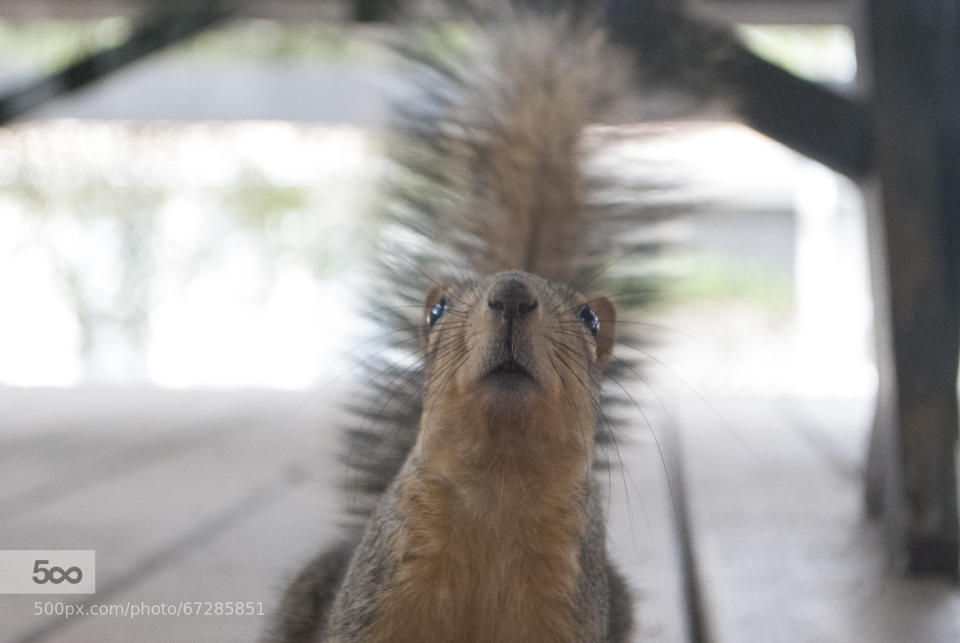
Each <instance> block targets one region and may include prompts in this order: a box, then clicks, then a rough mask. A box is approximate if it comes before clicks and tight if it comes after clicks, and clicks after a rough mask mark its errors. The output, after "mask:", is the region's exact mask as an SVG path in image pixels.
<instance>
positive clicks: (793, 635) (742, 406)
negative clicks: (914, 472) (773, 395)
mask: <svg viewBox="0 0 960 643" xmlns="http://www.w3.org/2000/svg"><path fill="white" fill-rule="evenodd" d="M715 405H716V406H717V409H718V411H719V412H720V413H721V415H723V416H724V417H725V418H726V419H727V421H728V424H730V426H731V427H732V428H733V429H734V430H735V431H736V432H737V434H738V436H739V440H737V439H734V437H733V436H732V435H731V434H730V432H729V431H728V430H726V429H725V428H724V427H722V426H718V423H717V421H716V419H715V418H714V419H713V420H711V419H710V417H709V415H706V414H704V413H703V412H702V411H698V410H696V409H695V408H691V407H687V409H686V413H685V416H684V417H683V419H682V421H681V426H682V431H683V445H684V454H685V457H686V460H685V461H686V468H687V472H688V476H689V483H688V488H689V490H690V495H691V506H692V510H693V511H692V513H693V523H694V526H695V538H696V547H697V551H698V552H699V559H700V565H701V573H702V576H703V579H704V587H705V589H706V594H707V598H708V609H709V615H710V620H711V625H712V629H713V633H714V638H715V640H716V641H730V642H738V641H765V642H770V643H776V642H781V641H782V642H795V641H810V642H820V641H824V642H827V641H830V642H832V641H838V642H847V641H849V642H859V641H877V642H886V641H889V642H901V641H925V642H937V641H943V642H948V641H957V640H960V592H958V590H957V588H956V587H954V586H950V585H948V584H946V583H943V582H939V581H932V580H928V581H923V580H920V581H905V580H901V579H899V578H897V577H895V576H893V575H891V574H890V573H888V571H887V570H886V569H884V566H883V562H882V561H883V560H884V557H883V552H882V549H881V547H880V543H879V541H878V534H877V532H876V529H875V527H874V526H872V525H870V524H869V523H867V522H866V521H865V519H864V517H863V516H864V510H863V504H862V494H863V488H862V483H861V481H860V479H859V477H858V476H857V475H852V472H855V471H856V469H857V463H858V462H859V461H860V460H861V459H862V457H863V454H864V453H865V449H866V446H865V440H866V435H867V429H868V426H869V419H870V414H869V410H870V405H869V403H866V402H864V401H850V402H838V401H836V400H824V401H813V402H810V401H807V402H805V403H803V404H800V403H798V402H796V401H789V400H775V401H763V400H744V399H741V400H725V401H722V402H720V403H719V404H715Z"/></svg>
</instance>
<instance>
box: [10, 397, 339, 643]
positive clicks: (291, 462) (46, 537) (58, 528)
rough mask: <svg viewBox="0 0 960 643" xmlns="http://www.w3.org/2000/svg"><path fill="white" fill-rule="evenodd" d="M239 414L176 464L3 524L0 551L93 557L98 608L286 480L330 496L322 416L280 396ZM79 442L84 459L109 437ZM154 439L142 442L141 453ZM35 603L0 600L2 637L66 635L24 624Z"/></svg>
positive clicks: (265, 500)
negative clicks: (314, 484) (313, 482)
mask: <svg viewBox="0 0 960 643" xmlns="http://www.w3.org/2000/svg"><path fill="white" fill-rule="evenodd" d="M51 403H55V398H52V399H51ZM244 406H247V408H248V410H249V411H250V412H249V413H248V414H247V417H246V418H245V419H244V420H243V421H236V422H235V428H236V431H235V432H234V433H230V434H226V435H224V436H220V438H219V439H217V440H211V441H201V442H198V443H196V445H195V448H192V449H190V450H187V451H185V452H182V453H179V454H177V456H176V457H171V458H166V459H159V460H155V461H151V462H148V463H146V464H145V465H144V466H142V467H139V468H135V469H128V470H123V471H117V472H114V474H113V475H110V476H107V477H105V478H103V479H100V480H95V481H92V482H91V483H90V484H89V485H87V486H85V487H84V488H82V489H80V490H79V491H78V492H76V493H71V494H65V495H62V496H58V497H56V498H50V499H47V500H46V501H44V502H42V503H40V504H38V505H37V506H36V507H33V508H31V509H29V510H27V511H22V512H20V513H18V514H17V515H15V516H13V518H11V519H9V520H4V522H3V524H2V529H0V548H10V549H24V548H30V549H36V548H41V549H42V548H52V549H56V548H63V549H95V550H96V551H97V585H98V594H97V595H95V596H94V597H93V598H97V599H99V598H101V597H103V598H104V599H106V598H109V596H111V594H116V593H118V592H119V591H120V590H122V589H123V588H124V587H127V586H130V585H135V584H136V583H137V582H140V581H141V580H142V579H145V578H147V577H150V576H152V575H154V574H156V573H159V572H160V571H161V570H162V569H164V568H165V567H166V566H167V565H168V564H171V563H172V562H173V561H175V560H177V559H178V558H179V557H181V556H183V555H186V554H189V553H190V552H191V551H192V550H193V549H194V548H196V547H198V546H201V545H203V544H204V543H205V542H206V541H207V540H209V539H211V538H213V537H216V536H217V535H218V533H219V532H220V531H223V530H226V529H230V528H232V527H233V525H234V524H235V523H237V522H238V521H239V520H240V519H241V518H242V517H243V512H244V511H245V510H246V505H247V504H249V505H251V507H250V510H251V511H253V509H255V508H257V507H266V506H269V505H270V504H271V503H272V502H274V501H275V500H276V499H277V498H279V497H280V495H279V494H280V493H281V492H282V490H283V488H284V487H285V486H286V485H288V484H289V482H288V480H289V473H290V472H291V471H292V470H293V471H296V472H300V473H298V475H299V476H302V475H306V473H305V472H312V477H313V479H317V480H320V479H322V480H323V486H324V487H329V486H330V484H331V483H330V481H329V480H327V479H326V478H325V477H324V476H326V475H328V474H329V472H330V470H331V469H332V467H331V463H330V462H329V461H328V460H327V459H325V458H326V457H327V456H325V455H324V454H325V453H328V451H325V450H324V449H322V448H320V447H319V446H318V442H319V441H322V440H323V438H324V434H323V432H322V427H323V426H324V421H323V419H324V418H325V417H329V414H328V413H323V412H322V411H321V412H320V413H319V414H318V413H317V411H316V409H315V408H311V409H308V410H307V409H304V410H299V411H298V410H297V405H296V404H295V403H292V400H291V397H290V396H278V399H277V400H275V401H274V403H273V404H267V405H264V406H261V407H260V411H259V412H254V411H253V410H250V408H249V406H248V405H246V404H245V403H244V398H243V396H238V397H237V407H238V408H243V407H244ZM231 417H232V416H231ZM213 425H214V426H218V425H219V422H214V423H213ZM86 435H87V436H88V440H87V445H88V446H87V448H90V449H93V450H98V449H99V448H100V447H101V446H102V445H103V444H106V443H109V442H110V441H111V432H110V431H103V430H101V431H88V432H87V433H86ZM155 437H156V435H155V434H144V436H143V438H144V440H145V441H147V442H148V443H149V442H151V441H152V439H154V438H155ZM57 465H58V461H55V460H53V459H52V458H51V461H50V462H49V463H48V468H47V469H46V470H44V471H38V472H37V475H38V476H44V475H49V474H50V473H51V472H54V471H56V468H57ZM253 505H256V507H254V506H253ZM185 586H186V587H189V584H188V583H187V581H186V580H185ZM37 598H38V597H37V596H0V611H2V612H3V613H4V633H5V636H12V635H14V634H16V636H15V637H14V639H16V638H17V637H25V636H32V634H31V633H34V634H36V635H37V636H38V637H39V639H37V640H40V639H42V638H44V637H46V636H47V635H49V634H52V633H53V632H54V631H55V629H48V628H60V627H72V626H73V625H74V623H72V622H71V623H65V622H60V621H57V620H56V619H53V620H52V621H49V620H48V621H43V620H41V619H38V618H37V617H34V616H33V615H32V611H31V606H32V605H33V602H34V601H35V600H37ZM41 598H42V597H41Z"/></svg>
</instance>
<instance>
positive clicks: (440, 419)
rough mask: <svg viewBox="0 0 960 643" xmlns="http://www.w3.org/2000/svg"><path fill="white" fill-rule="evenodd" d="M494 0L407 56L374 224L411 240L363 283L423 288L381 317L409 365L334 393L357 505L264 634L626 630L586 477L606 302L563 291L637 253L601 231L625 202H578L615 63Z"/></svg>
mask: <svg viewBox="0 0 960 643" xmlns="http://www.w3.org/2000/svg"><path fill="white" fill-rule="evenodd" d="M497 6H498V9H497V11H496V12H494V13H495V15H494V17H493V18H491V17H490V16H489V15H488V16H484V17H477V18H476V22H477V25H478V26H479V28H478V29H477V30H476V32H473V34H472V38H471V39H470V40H469V44H468V46H459V45H457V43H454V47H453V49H454V51H453V52H451V51H450V50H446V51H444V52H443V54H442V55H440V56H434V55H432V54H428V53H424V52H423V51H422V50H415V49H412V48H411V49H410V50H409V51H407V53H408V54H409V58H410V60H412V61H414V62H415V63H416V64H418V65H419V66H421V67H422V73H423V74H424V81H423V82H424V99H423V100H422V101H421V102H420V103H418V104H417V105H414V106H411V105H402V106H400V107H399V110H398V125H397V128H396V130H395V132H396V134H395V137H396V141H395V143H394V145H393V150H394V153H393V161H394V165H393V168H394V169H393V172H394V180H393V187H392V188H391V190H390V193H389V195H388V201H389V202H390V203H391V207H392V210H391V214H390V217H391V218H390V219H389V222H390V224H389V225H388V229H389V228H390V226H393V229H394V230H395V231H396V230H402V231H404V232H405V233H407V237H409V236H411V235H412V236H414V237H415V240H414V241H410V240H409V239H407V240H406V241H405V242H404V243H405V244H406V245H405V246H404V251H403V253H402V257H400V258H396V257H393V258H389V257H388V258H386V259H385V262H386V263H387V266H386V268H387V270H386V273H387V274H392V275H394V278H393V280H392V281H390V282H389V283H388V284H387V288H386V291H390V292H384V293H383V298H384V300H385V301H390V299H389V297H390V296H391V295H393V296H394V297H401V298H403V297H409V298H410V299H414V298H418V300H419V301H420V302H422V303H421V304H420V305H419V306H415V307H412V308H411V307H410V306H397V307H386V308H385V309H384V310H383V311H382V317H384V320H385V322H386V323H387V327H388V328H390V327H392V328H394V329H399V330H400V331H402V332H404V333H407V334H408V335H409V337H408V339H409V340H411V341H412V342H415V343H416V344H419V346H418V348H417V349H416V352H418V354H419V356H420V360H419V361H418V362H417V363H416V365H415V366H414V367H410V366H409V365H408V364H404V363H402V360H400V361H399V362H398V361H396V360H393V361H391V360H392V358H390V357H389V356H386V355H384V356H381V358H380V359H381V360H382V363H380V364H378V365H377V367H376V368H378V369H379V370H380V373H381V376H380V377H378V378H377V382H376V383H374V384H372V385H370V387H369V389H370V390H369V391H367V392H366V394H367V396H366V398H365V401H363V402H361V403H358V404H354V407H353V411H354V414H355V416H356V417H357V426H353V427H349V428H348V430H347V443H348V449H347V452H348V457H349V460H350V464H351V465H352V467H353V469H354V472H355V476H354V479H353V487H354V488H353V491H354V492H356V491H357V490H359V491H360V492H363V493H364V494H366V495H365V497H366V501H365V502H364V501H361V502H359V504H358V505H357V506H355V507H354V513H355V516H356V518H357V520H356V521H355V524H354V525H353V526H351V527H348V528H347V529H346V533H345V537H344V539H343V541H342V542H341V543H340V544H338V545H335V546H333V547H331V548H329V549H328V550H327V551H325V552H324V553H322V554H321V555H320V556H318V557H317V558H316V559H314V560H313V561H311V562H310V563H309V564H308V565H307V566H306V567H305V568H304V569H303V570H302V572H301V573H300V574H299V575H298V576H297V577H296V578H295V579H294V580H293V582H292V583H291V585H290V586H289V588H288V590H287V593H286V595H285V597H284V598H283V600H282V603H281V605H280V609H279V611H278V614H277V617H276V619H275V621H274V623H273V626H272V629H271V631H270V632H269V633H268V634H267V640H269V641H275V642H281V641H282V642H286V643H294V642H296V643H301V642H307V641H311V642H313V641H331V642H337V643H347V642H350V643H354V642H365V643H373V642H386V641H411V642H412V641H417V642H430V641H498V642H500V641H503V642H512V641H515V642H517V643H519V642H538V641H543V642H544V643H546V642H550V643H559V642H580V641H582V642H599V641H625V640H627V639H628V637H629V632H630V628H631V623H632V601H631V597H630V594H629V591H628V589H627V586H626V583H625V582H624V580H623V578H622V577H621V576H620V575H619V573H618V572H617V571H616V569H615V568H614V566H613V565H612V564H611V562H610V561H609V559H608V557H607V553H606V528H605V523H606V519H605V516H604V511H603V502H602V495H601V493H600V491H599V488H598V484H597V480H596V471H597V468H598V462H599V461H600V460H601V458H598V456H597V451H598V446H599V445H600V443H601V442H602V437H599V436H601V434H602V431H601V427H600V426H599V423H600V422H599V420H600V418H601V415H602V413H603V412H602V411H601V402H602V401H603V400H604V399H606V398H607V397H609V394H608V393H605V392H604V391H603V387H602V381H603V372H604V368H605V367H606V368H611V365H610V364H608V360H609V358H610V356H611V353H612V351H613V346H614V342H615V337H614V328H615V319H616V313H615V310H614V307H613V305H612V303H611V302H610V300H609V299H607V298H606V297H604V296H603V295H600V294H597V293H585V292H584V291H583V290H584V288H585V286H588V285H589V284H590V282H591V281H593V279H594V277H595V276H596V274H597V272H598V269H599V268H602V266H603V265H604V262H605V261H608V260H609V258H610V256H611V255H612V254H613V251H619V252H624V251H630V252H632V251H634V250H635V248H630V247H628V246H629V242H628V241H626V240H625V239H626V238H627V237H626V235H622V234H620V233H618V227H617V226H621V228H619V230H624V229H630V226H635V225H636V217H625V216H622V213H621V214H620V215H613V216H611V214H610V213H611V212H612V211H614V210H615V208H611V207H610V202H609V199H607V202H606V203H600V204H599V205H598V202H600V201H602V200H603V199H600V198H598V197H596V194H597V188H596V185H594V177H591V176H589V172H587V171H586V170H585V166H586V160H585V158H586V156H588V150H587V149H586V148H587V144H586V143H585V139H584V131H585V128H586V127H587V125H589V124H591V123H595V122H597V121H598V120H600V119H602V118H603V114H604V112H605V110H608V109H610V106H611V105H612V104H613V103H614V102H615V99H616V97H617V94H618V93H620V92H622V87H623V86H624V84H625V77H624V75H623V74H622V73H621V72H623V71H624V70H626V67H627V65H626V64H625V63H624V62H623V60H622V59H621V58H620V57H619V56H618V54H617V53H616V52H615V51H614V50H613V48H612V47H610V46H609V45H607V44H606V43H605V40H604V36H603V33H602V30H601V29H598V28H596V27H595V25H594V24H593V22H591V20H589V19H588V18H585V17H584V16H582V15H579V16H576V17H573V16H571V15H569V14H565V13H563V12H562V11H559V12H554V11H550V12H546V13H535V12H532V11H530V10H527V9H523V8H519V7H515V6H512V5H509V4H498V5H497ZM454 40H455V39H454ZM458 47H459V48H458ZM627 71H629V70H627ZM634 210H635V208H634ZM618 235H619V236H618ZM397 238H405V237H403V235H397ZM418 290H419V293H417V291H418ZM428 290H429V292H427V291H428ZM424 293H427V294H426V297H425V298H424ZM410 310H414V311H416V312H415V313H413V314H412V315H411V314H410V312H409V311H410ZM401 344H402V342H401ZM407 346H411V344H407Z"/></svg>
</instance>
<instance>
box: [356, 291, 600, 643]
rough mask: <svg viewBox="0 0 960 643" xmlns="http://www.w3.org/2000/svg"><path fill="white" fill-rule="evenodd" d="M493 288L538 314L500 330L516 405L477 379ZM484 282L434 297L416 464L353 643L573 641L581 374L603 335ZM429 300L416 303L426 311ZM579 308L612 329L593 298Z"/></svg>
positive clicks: (586, 432) (561, 305)
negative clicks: (509, 350) (361, 632)
mask: <svg viewBox="0 0 960 643" xmlns="http://www.w3.org/2000/svg"><path fill="white" fill-rule="evenodd" d="M504 279H519V280H522V281H523V282H524V283H526V284H528V285H529V286H530V288H531V289H532V290H534V291H535V292H536V296H537V298H538V300H539V301H542V302H543V303H541V304H540V305H538V307H537V309H536V311H534V312H535V313H536V314H533V315H529V316H527V317H525V318H524V319H522V320H516V322H515V323H514V324H513V325H512V328H511V329H510V331H509V332H510V333H512V335H513V337H514V348H513V351H514V352H513V355H514V357H515V358H516V359H517V360H518V361H522V363H523V365H524V366H525V367H526V368H527V369H528V370H529V371H530V372H531V373H532V374H533V375H534V378H535V379H536V384H535V385H534V386H531V387H528V388H527V390H524V391H522V392H519V393H518V392H517V391H515V390H508V391H504V390H502V387H500V386H497V385H493V386H490V385H488V384H486V383H485V382H484V377H483V373H484V371H485V369H486V368H487V363H488V361H489V359H488V356H489V354H490V353H491V352H493V353H497V352H498V351H499V350H500V343H501V342H502V340H503V332H504V330H503V323H502V322H501V321H499V320H498V319H496V315H495V313H492V312H491V311H490V309H489V306H488V305H487V301H488V298H487V296H486V294H487V293H486V291H485V290H484V286H488V285H489V284H490V281H492V282H493V287H495V286H496V284H497V283H499V282H500V281H502V280H504ZM490 281H487V282H483V283H482V284H481V286H479V287H474V288H471V289H469V290H467V291H466V292H460V294H453V293H452V292H450V293H447V296H448V297H449V299H450V300H451V301H452V302H453V303H451V310H450V312H449V313H447V315H446V317H445V318H444V319H441V321H440V323H438V325H437V327H436V328H435V329H434V331H433V332H432V333H431V336H430V337H429V339H428V343H427V350H428V351H429V352H430V353H431V355H432V358H433V359H432V360H431V362H430V364H429V370H428V375H429V377H428V384H427V390H426V397H427V400H428V402H427V403H426V404H425V408H424V414H423V420H422V422H421V428H420V443H419V445H418V451H419V463H420V464H419V467H417V468H416V469H412V470H411V474H410V475H408V476H404V477H403V478H402V479H401V480H400V481H399V489H398V496H397V497H398V509H399V510H400V511H399V512H400V514H402V515H403V516H404V525H403V527H402V528H401V530H400V533H399V534H398V536H397V538H396V540H395V548H396V549H395V551H394V557H395V558H396V559H397V560H399V561H401V564H400V569H399V571H398V573H397V575H396V577H395V578H394V580H393V582H392V583H391V585H390V587H389V589H388V590H387V591H386V592H384V594H383V595H382V596H381V597H379V599H378V601H377V608H376V611H377V618H376V621H375V624H374V625H373V627H372V628H371V629H370V630H369V631H368V632H367V633H366V637H365V639H364V640H366V641H371V642H373V641H396V640H409V641H425V642H427V641H452V640H457V641H518V642H519V641H533V642H536V641H544V642H558V643H559V642H563V641H570V642H573V641H580V640H583V632H582V631H581V623H580V622H578V619H577V613H578V610H577V609H576V608H577V600H578V596H577V590H578V578H579V576H580V573H581V570H580V567H579V552H580V546H581V540H582V539H583V535H584V529H585V523H586V520H587V515H586V511H587V508H586V505H587V497H586V496H587V494H588V493H589V489H590V482H591V480H590V476H591V464H592V460H593V431H594V427H593V418H592V413H593V410H594V401H595V396H596V395H597V391H596V382H597V378H596V377H594V376H593V373H594V372H595V369H596V368H597V364H598V362H600V363H602V361H603V360H605V358H606V356H607V355H608V354H609V347H610V344H611V343H612V341H613V337H612V330H611V329H612V326H613V325H612V323H610V324H605V328H604V334H602V335H600V336H599V337H598V340H599V341H596V340H594V339H593V338H591V337H590V334H589V331H587V330H586V328H584V327H583V326H582V325H579V323H578V320H577V318H576V311H577V310H579V306H581V305H583V304H584V303H586V302H585V300H584V299H583V297H581V296H578V295H575V294H573V293H568V292H566V291H565V290H563V289H562V288H557V287H556V286H554V285H553V284H549V283H547V282H546V281H544V280H542V279H538V278H535V277H533V276H532V275H526V274H523V273H505V274H502V275H497V276H496V278H494V279H492V280H490ZM441 293H442V289H441V291H440V292H438V291H437V290H435V291H434V292H432V293H431V294H430V296H428V299H427V307H428V309H429V308H432V306H433V305H434V304H435V303H436V301H437V300H438V299H439V296H438V295H440V294H441ZM593 305H594V306H597V307H599V308H602V309H603V310H604V314H605V316H606V318H607V319H608V320H612V317H611V316H612V315H613V312H612V306H610V305H609V302H608V301H607V300H605V299H600V298H596V299H595V301H594V302H593ZM571 322H572V323H571ZM561 343H562V345H563V350H564V351H567V352H564V353H561V352H560V349H558V348H557V345H558V344H561ZM557 357H560V358H561V359H562V361H560V360H557V359H556V358H557ZM563 358H565V359H563ZM564 362H566V364H567V365H564ZM570 362H573V364H575V365H576V366H573V365H572V364H570ZM551 363H553V364H554V365H555V366H556V369H554V368H551V367H550V365H551ZM572 368H576V369H577V370H576V371H574V370H570V369H572ZM577 371H579V372H577ZM564 374H565V375H566V377H564Z"/></svg>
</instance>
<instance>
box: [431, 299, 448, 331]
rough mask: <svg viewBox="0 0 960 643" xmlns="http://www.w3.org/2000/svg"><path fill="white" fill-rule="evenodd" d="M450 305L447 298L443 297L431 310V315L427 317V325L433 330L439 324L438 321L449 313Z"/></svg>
mask: <svg viewBox="0 0 960 643" xmlns="http://www.w3.org/2000/svg"><path fill="white" fill-rule="evenodd" d="M449 307H450V305H449V304H448V303H447V298H446V297H441V298H440V301H438V302H437V303H436V305H435V306H434V307H433V308H431V309H430V314H429V315H427V323H428V324H429V325H430V328H433V326H434V324H436V323H437V320H438V319H440V318H441V317H443V313H445V312H447V309H448V308H449Z"/></svg>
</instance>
